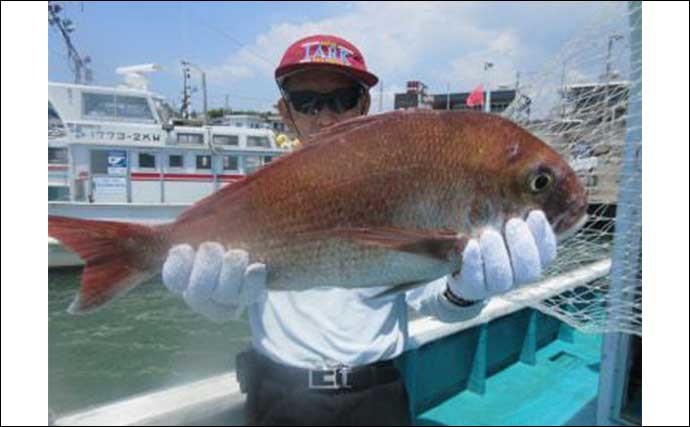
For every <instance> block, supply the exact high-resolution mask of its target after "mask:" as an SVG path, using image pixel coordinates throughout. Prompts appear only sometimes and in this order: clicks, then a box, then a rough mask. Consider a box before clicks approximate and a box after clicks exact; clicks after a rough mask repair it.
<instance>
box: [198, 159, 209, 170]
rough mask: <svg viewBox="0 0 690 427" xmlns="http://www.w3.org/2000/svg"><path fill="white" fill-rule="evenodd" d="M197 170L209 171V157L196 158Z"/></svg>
mask: <svg viewBox="0 0 690 427" xmlns="http://www.w3.org/2000/svg"><path fill="white" fill-rule="evenodd" d="M196 168H197V169H211V156H196Z"/></svg>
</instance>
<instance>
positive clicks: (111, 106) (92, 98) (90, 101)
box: [83, 93, 115, 119]
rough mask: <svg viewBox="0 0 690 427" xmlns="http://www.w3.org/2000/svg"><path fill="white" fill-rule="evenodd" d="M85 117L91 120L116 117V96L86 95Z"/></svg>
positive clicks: (84, 96)
mask: <svg viewBox="0 0 690 427" xmlns="http://www.w3.org/2000/svg"><path fill="white" fill-rule="evenodd" d="M83 98H84V116H85V117H90V118H107V119H111V118H114V117H115V95H108V94H102V93H84V94H83Z"/></svg>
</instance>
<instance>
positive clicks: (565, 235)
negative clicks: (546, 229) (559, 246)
mask: <svg viewBox="0 0 690 427" xmlns="http://www.w3.org/2000/svg"><path fill="white" fill-rule="evenodd" d="M587 218H588V215H587V214H586V213H584V214H582V216H581V217H580V219H578V220H577V221H575V223H574V224H573V225H571V226H570V227H568V228H567V229H566V230H564V231H562V232H560V233H558V234H557V235H556V240H557V241H558V243H561V242H563V241H565V240H567V239H569V238H570V237H572V236H573V235H574V234H575V233H577V232H578V231H580V229H581V228H582V227H583V226H584V225H585V223H586V222H587Z"/></svg>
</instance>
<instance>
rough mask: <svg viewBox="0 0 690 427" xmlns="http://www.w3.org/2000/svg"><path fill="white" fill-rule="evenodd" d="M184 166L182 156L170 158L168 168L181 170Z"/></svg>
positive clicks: (176, 155)
mask: <svg viewBox="0 0 690 427" xmlns="http://www.w3.org/2000/svg"><path fill="white" fill-rule="evenodd" d="M183 165H184V157H182V154H171V155H170V156H169V157H168V166H169V167H171V168H181V167H182V166H183Z"/></svg>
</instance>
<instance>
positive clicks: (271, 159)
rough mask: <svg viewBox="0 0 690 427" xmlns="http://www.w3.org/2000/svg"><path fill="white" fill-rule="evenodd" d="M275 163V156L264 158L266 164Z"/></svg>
mask: <svg viewBox="0 0 690 427" xmlns="http://www.w3.org/2000/svg"><path fill="white" fill-rule="evenodd" d="M272 161H273V156H264V164H266V163H271V162H272Z"/></svg>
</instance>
